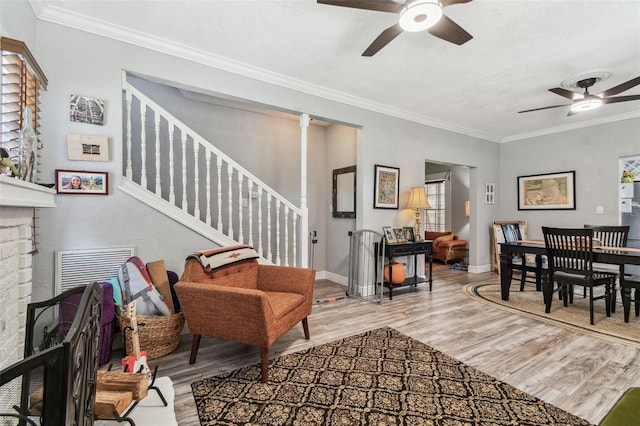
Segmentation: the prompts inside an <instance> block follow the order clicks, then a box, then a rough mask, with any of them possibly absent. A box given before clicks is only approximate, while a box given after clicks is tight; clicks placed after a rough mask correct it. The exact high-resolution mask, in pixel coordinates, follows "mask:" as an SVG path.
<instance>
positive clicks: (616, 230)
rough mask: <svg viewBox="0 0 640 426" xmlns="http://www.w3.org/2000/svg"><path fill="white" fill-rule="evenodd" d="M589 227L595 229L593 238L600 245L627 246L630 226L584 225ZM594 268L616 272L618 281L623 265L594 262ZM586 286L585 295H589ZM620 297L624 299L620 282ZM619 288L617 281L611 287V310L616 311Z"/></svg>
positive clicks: (600, 270) (599, 270)
mask: <svg viewBox="0 0 640 426" xmlns="http://www.w3.org/2000/svg"><path fill="white" fill-rule="evenodd" d="M584 227H585V228H587V229H593V239H594V240H597V241H598V243H599V245H601V246H605V247H626V246H627V237H628V236H629V226H609V225H584ZM593 270H594V271H598V272H608V273H612V274H616V275H617V276H618V281H620V277H621V275H622V273H623V272H622V270H623V269H622V265H611V264H608V263H594V264H593ZM586 290H587V289H586V288H585V289H584V297H587V292H586ZM620 299H621V300H622V283H621V284H620ZM616 300H617V290H616V286H615V283H614V285H613V287H612V288H611V312H615V311H616Z"/></svg>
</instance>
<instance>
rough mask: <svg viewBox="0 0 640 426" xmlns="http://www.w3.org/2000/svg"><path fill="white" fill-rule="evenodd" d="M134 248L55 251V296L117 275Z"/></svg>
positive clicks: (133, 252)
mask: <svg viewBox="0 0 640 426" xmlns="http://www.w3.org/2000/svg"><path fill="white" fill-rule="evenodd" d="M135 251H136V249H135V247H108V248H97V249H82V250H59V251H56V276H55V290H56V295H58V294H60V293H62V292H63V291H65V290H68V289H70V288H73V287H77V286H80V285H87V284H90V283H92V282H93V281H105V280H108V279H110V278H113V277H115V276H117V275H118V268H119V267H120V265H122V264H123V263H124V262H126V261H127V259H128V258H130V257H131V256H134V255H135Z"/></svg>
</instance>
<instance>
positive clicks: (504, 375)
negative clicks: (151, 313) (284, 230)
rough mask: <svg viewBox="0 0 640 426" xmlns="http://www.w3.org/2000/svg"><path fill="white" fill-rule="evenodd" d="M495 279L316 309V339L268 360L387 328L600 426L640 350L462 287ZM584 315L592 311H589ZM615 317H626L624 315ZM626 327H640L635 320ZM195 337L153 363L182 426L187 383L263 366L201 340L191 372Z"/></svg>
mask: <svg viewBox="0 0 640 426" xmlns="http://www.w3.org/2000/svg"><path fill="white" fill-rule="evenodd" d="M491 277H496V274H495V273H493V272H491V273H485V274H470V273H467V272H464V271H456V270H441V271H437V272H434V283H433V291H432V292H429V291H428V285H425V284H422V285H420V286H419V287H418V291H416V292H412V291H407V292H404V293H401V294H397V295H394V299H393V300H392V301H389V300H388V299H385V300H383V302H382V303H381V304H379V305H378V304H375V303H371V302H368V301H363V300H359V299H349V298H342V299H338V300H336V301H335V302H333V303H330V302H326V301H325V302H322V303H318V304H316V305H314V308H313V312H312V314H311V316H310V317H309V328H310V331H311V339H310V340H309V341H306V340H305V339H304V335H303V331H302V326H301V325H300V326H299V327H295V328H294V329H292V330H291V331H289V333H287V334H286V335H285V336H283V337H282V338H281V339H280V340H279V341H278V342H276V344H275V345H274V346H273V347H272V349H271V352H270V355H271V357H277V356H279V355H282V354H285V353H290V352H294V351H298V350H301V349H306V348H309V347H311V346H315V345H319V344H322V343H326V342H330V341H333V340H336V339H341V338H344V337H347V336H350V335H353V334H357V333H361V332H364V331H367V330H370V329H373V328H377V327H381V326H390V327H393V328H395V329H396V330H398V331H400V332H402V333H405V334H407V335H409V336H411V337H413V338H415V339H417V340H420V341H422V342H424V343H426V344H428V345H431V346H432V347H434V348H436V349H438V350H440V351H442V352H444V353H446V354H448V355H450V356H453V357H455V358H457V359H459V360H460V361H463V362H464V363H466V364H468V365H471V366H474V367H476V368H478V369H480V370H482V371H483V372H485V373H487V374H490V375H492V376H494V377H497V378H499V379H501V380H503V381H505V382H507V383H510V384H512V385H514V386H516V387H518V388H519V389H521V390H523V391H525V392H528V393H530V394H532V395H535V396H537V397H539V398H541V399H543V400H545V401H547V402H549V403H551V404H554V405H556V406H558V407H560V408H562V409H564V410H566V411H569V412H570V413H573V414H575V415H578V416H580V417H583V418H584V419H586V420H588V421H590V422H593V423H597V422H598V421H599V420H600V419H601V418H602V417H603V416H604V414H605V413H606V411H607V410H608V409H609V408H610V407H611V406H612V405H613V403H614V402H615V401H616V400H617V399H618V397H619V396H620V395H621V393H622V392H623V391H624V390H625V389H627V388H628V387H630V386H638V385H640V350H639V349H635V348H632V347H629V346H624V345H621V344H617V343H611V342H607V341H605V340H602V339H598V338H595V337H589V336H586V335H583V334H580V333H576V332H572V331H568V330H566V329H563V328H560V327H556V326H553V325H549V324H545V323H542V322H539V321H536V320H533V319H528V318H524V317H521V316H518V315H516V314H511V313H508V312H505V311H502V310H499V309H494V308H491V307H488V306H487V305H484V304H481V303H479V302H476V301H473V300H471V299H470V298H469V297H467V296H465V295H464V294H463V292H462V288H463V287H464V286H465V284H467V283H469V282H474V281H481V280H485V279H488V278H491ZM336 286H337V284H332V283H328V282H326V281H325V282H322V281H320V282H319V283H318V284H317V288H318V290H317V293H316V295H315V296H314V299H316V300H326V299H327V298H329V297H336V296H337V297H341V296H344V287H337V288H336ZM587 315H588V313H587ZM615 315H622V307H620V308H619V309H616V313H615ZM631 321H632V323H633V322H634V321H635V323H634V324H630V326H633V327H638V326H640V320H638V319H636V318H633V317H632V320H631ZM190 346H191V335H188V334H185V335H183V337H182V341H181V343H180V347H179V348H178V350H177V351H175V352H174V353H172V354H170V355H167V356H165V357H162V358H160V359H157V360H153V361H152V366H153V365H158V366H159V375H161V376H169V377H171V379H172V380H173V383H174V386H175V391H176V400H175V406H176V416H177V420H178V424H180V425H181V426H189V425H194V426H195V425H199V424H200V423H199V421H198V417H197V413H196V408H195V404H194V400H193V396H192V393H191V383H192V382H193V381H195V380H198V379H203V378H206V377H210V376H214V375H216V374H218V373H220V372H222V371H227V370H233V369H236V368H238V367H241V366H244V365H249V364H255V363H257V362H259V352H258V350H257V349H255V348H251V347H248V346H245V345H240V344H236V343H231V342H224V341H220V340H215V339H212V338H208V337H203V338H202V342H201V345H200V351H199V353H198V360H197V362H196V363H195V364H194V365H189V363H188V360H189V350H190Z"/></svg>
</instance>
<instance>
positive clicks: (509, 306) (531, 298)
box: [464, 278, 640, 348]
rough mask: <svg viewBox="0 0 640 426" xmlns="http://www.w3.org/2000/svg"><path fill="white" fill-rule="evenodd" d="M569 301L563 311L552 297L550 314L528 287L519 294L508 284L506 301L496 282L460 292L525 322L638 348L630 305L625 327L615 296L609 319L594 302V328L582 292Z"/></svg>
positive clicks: (639, 330)
mask: <svg viewBox="0 0 640 426" xmlns="http://www.w3.org/2000/svg"><path fill="white" fill-rule="evenodd" d="M578 291H579V293H576V294H575V296H574V298H573V305H569V306H568V307H566V308H565V307H564V305H563V302H562V300H559V299H558V295H557V293H554V296H553V297H554V299H553V302H552V303H551V312H550V313H548V314H547V313H545V312H544V310H545V306H544V300H543V297H542V292H538V291H536V290H535V288H534V287H533V286H532V285H529V286H525V290H524V291H519V285H516V284H512V285H511V291H510V292H509V300H508V301H504V300H502V297H501V294H500V279H499V278H497V279H494V280H491V281H484V282H480V283H472V284H468V285H467V286H466V287H465V288H464V292H465V294H466V295H468V296H469V297H471V298H473V299H475V300H477V301H479V302H482V303H485V304H487V305H490V306H493V307H496V308H499V309H503V310H506V311H509V312H512V313H516V314H519V315H522V316H526V317H528V318H533V319H536V320H539V321H543V322H547V323H550V324H555V325H558V326H561V327H565V328H568V329H571V330H575V331H579V332H581V333H585V334H589V335H592V336H596V337H599V338H602V339H607V340H611V341H614V342H618V343H622V344H625V345H629V346H633V347H637V348H640V318H638V317H636V316H635V313H634V309H633V305H632V306H631V315H630V318H629V323H625V322H624V315H623V308H622V304H621V303H620V301H619V299H620V294H619V293H618V304H617V305H616V311H615V313H612V314H611V316H610V317H607V316H606V315H605V305H604V300H602V299H601V300H596V301H594V315H595V318H594V320H595V325H591V324H590V323H589V299H588V298H583V296H582V293H581V292H582V288H581V287H580V288H579V290H578Z"/></svg>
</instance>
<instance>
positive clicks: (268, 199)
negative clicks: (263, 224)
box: [267, 192, 273, 262]
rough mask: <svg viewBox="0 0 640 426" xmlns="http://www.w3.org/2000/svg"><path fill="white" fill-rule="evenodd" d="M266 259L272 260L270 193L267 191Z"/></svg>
mask: <svg viewBox="0 0 640 426" xmlns="http://www.w3.org/2000/svg"><path fill="white" fill-rule="evenodd" d="M267 259H268V260H269V262H273V251H272V248H271V193H270V192H267Z"/></svg>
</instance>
